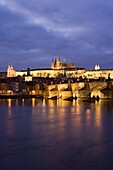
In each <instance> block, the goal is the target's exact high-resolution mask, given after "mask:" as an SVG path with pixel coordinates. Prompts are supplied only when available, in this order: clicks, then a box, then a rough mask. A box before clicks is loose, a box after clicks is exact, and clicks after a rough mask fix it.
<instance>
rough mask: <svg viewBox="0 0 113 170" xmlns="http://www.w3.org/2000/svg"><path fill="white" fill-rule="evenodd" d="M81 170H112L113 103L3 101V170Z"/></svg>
mask: <svg viewBox="0 0 113 170" xmlns="http://www.w3.org/2000/svg"><path fill="white" fill-rule="evenodd" d="M82 169H84V170H112V169H113V102H102V101H99V102H96V103H87V102H82V101H75V100H74V101H73V102H71V101H64V100H48V101H45V100H39V99H23V100H18V99H16V100H13V99H8V100H0V170H82Z"/></svg>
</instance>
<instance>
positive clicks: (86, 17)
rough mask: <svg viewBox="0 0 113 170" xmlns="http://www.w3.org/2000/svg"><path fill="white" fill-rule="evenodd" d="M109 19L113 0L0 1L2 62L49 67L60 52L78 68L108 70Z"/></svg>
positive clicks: (112, 35) (112, 44)
mask: <svg viewBox="0 0 113 170" xmlns="http://www.w3.org/2000/svg"><path fill="white" fill-rule="evenodd" d="M112 18H113V1H112V0H109V1H105V0H92V1H91V0H70V1H68V0H65V1H64V0H63V1H61V0H57V1H55V2H54V1H53V0H29V1H27V0H10V1H9V0H1V1H0V62H1V63H2V64H3V65H4V67H6V65H7V64H8V63H12V64H13V65H14V66H15V67H16V68H23V67H28V66H29V67H32V68H33V67H40V66H41V67H42V66H44V67H48V66H49V65H50V62H51V59H52V57H53V58H55V57H57V55H58V54H59V53H60V54H61V56H62V59H63V58H66V59H67V61H69V62H74V63H75V65H77V66H84V67H86V68H93V66H94V64H100V65H102V66H103V67H104V68H106V67H107V68H108V67H111V68H112V59H113V22H112Z"/></svg>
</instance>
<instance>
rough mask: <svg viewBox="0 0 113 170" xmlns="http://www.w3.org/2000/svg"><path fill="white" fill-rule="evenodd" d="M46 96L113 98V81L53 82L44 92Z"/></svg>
mask: <svg viewBox="0 0 113 170" xmlns="http://www.w3.org/2000/svg"><path fill="white" fill-rule="evenodd" d="M43 94H44V96H45V98H50V99H51V98H55V97H56V98H63V99H68V98H71V97H73V98H78V99H80V100H81V99H85V98H95V99H97V98H99V99H112V98H113V81H112V80H110V81H97V80H95V81H92V82H91V81H84V82H74V83H73V82H68V83H59V84H51V85H47V86H46V90H45V91H44V92H43Z"/></svg>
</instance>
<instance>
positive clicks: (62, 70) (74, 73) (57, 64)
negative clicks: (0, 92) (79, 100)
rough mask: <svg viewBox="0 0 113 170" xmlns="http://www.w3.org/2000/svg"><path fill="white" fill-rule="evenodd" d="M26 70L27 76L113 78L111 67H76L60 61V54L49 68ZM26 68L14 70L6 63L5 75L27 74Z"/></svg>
mask: <svg viewBox="0 0 113 170" xmlns="http://www.w3.org/2000/svg"><path fill="white" fill-rule="evenodd" d="M28 70H29V76H32V77H45V78H46V77H49V78H56V77H59V76H65V77H67V78H88V79H98V78H105V79H108V78H111V79H113V70H112V69H101V68H100V66H99V65H95V69H94V70H86V69H84V68H78V67H76V66H75V65H74V64H73V63H66V62H62V61H61V58H60V56H58V58H57V59H55V60H53V59H52V62H51V68H44V69H43V68H40V69H31V70H30V69H28ZM28 70H22V71H16V70H14V68H13V66H11V65H8V69H7V77H16V76H28Z"/></svg>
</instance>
